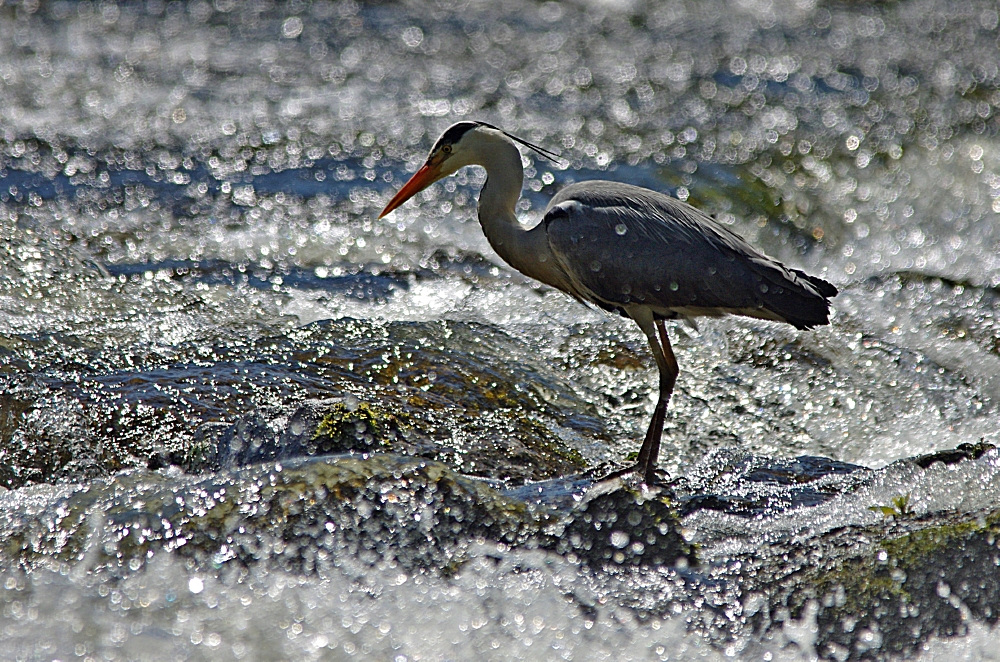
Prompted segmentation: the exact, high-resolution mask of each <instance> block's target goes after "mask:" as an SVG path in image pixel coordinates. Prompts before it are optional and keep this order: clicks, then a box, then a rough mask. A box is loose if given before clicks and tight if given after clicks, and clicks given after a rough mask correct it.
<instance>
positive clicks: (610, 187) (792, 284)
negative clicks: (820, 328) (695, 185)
mask: <svg viewBox="0 0 1000 662" xmlns="http://www.w3.org/2000/svg"><path fill="white" fill-rule="evenodd" d="M544 222H545V224H546V230H547V234H548V239H549V245H550V247H551V249H552V252H553V254H554V255H555V257H556V259H557V261H559V263H560V266H561V267H562V269H563V271H565V272H566V273H567V275H568V276H569V280H570V281H571V282H572V284H573V287H574V288H575V289H577V290H578V291H577V292H572V294H574V295H576V296H579V297H581V298H583V299H587V300H589V301H592V302H593V303H595V304H597V305H600V306H602V307H604V308H606V309H619V310H621V309H623V308H624V306H627V305H630V304H640V305H648V306H650V307H652V308H653V309H654V311H655V312H656V314H658V315H660V316H678V315H679V316H691V315H718V314H722V313H727V312H730V313H737V314H743V315H751V316H754V317H761V318H764V319H774V320H779V321H785V322H788V323H790V324H793V325H795V326H796V327H798V328H809V327H811V326H815V325H817V324H826V323H827V322H828V321H829V302H828V301H827V297H831V296H833V295H835V294H836V293H837V290H836V288H835V287H834V286H833V285H831V284H830V283H827V282H826V281H824V280H822V279H820V278H816V277H813V276H809V275H807V274H805V273H803V272H801V271H798V270H796V269H789V268H788V267H786V266H784V265H783V264H781V263H780V262H777V261H775V260H773V259H771V258H769V257H767V256H766V255H764V254H762V253H760V252H758V251H756V250H755V249H754V248H753V247H752V246H750V244H748V243H747V242H746V241H744V240H743V239H742V238H740V237H739V236H737V235H736V234H734V233H732V232H730V231H729V230H727V229H726V228H725V227H723V226H721V225H719V224H718V223H717V222H716V221H714V220H713V219H712V218H710V217H709V216H707V215H705V214H704V213H702V212H700V211H698V210H697V209H695V208H694V207H691V206H690V205H688V204H685V203H683V202H681V201H679V200H676V199H674V198H671V197H669V196H666V195H663V194H661V193H656V192H655V191H650V190H648V189H643V188H639V187H636V186H630V185H628V184H620V183H617V182H604V181H589V182H581V183H579V184H573V185H571V186H568V187H566V188H565V189H563V190H562V191H560V192H559V193H558V194H556V196H555V197H553V198H552V201H551V202H550V204H549V207H548V210H547V211H546V215H545V220H544Z"/></svg>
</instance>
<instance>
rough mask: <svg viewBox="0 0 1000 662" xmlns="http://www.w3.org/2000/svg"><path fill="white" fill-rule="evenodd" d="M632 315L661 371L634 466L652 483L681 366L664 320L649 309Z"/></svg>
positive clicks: (644, 479) (644, 478)
mask: <svg viewBox="0 0 1000 662" xmlns="http://www.w3.org/2000/svg"><path fill="white" fill-rule="evenodd" d="M643 312H645V311H643ZM633 319H635V321H636V323H637V324H638V325H639V328H641V329H642V331H643V333H645V334H646V340H647V341H648V342H649V348H650V349H651V350H652V351H653V358H654V359H656V367H657V368H658V369H659V372H660V393H659V397H658V398H657V400H656V408H655V409H654V410H653V418H652V420H651V421H650V422H649V429H648V430H646V438H645V439H643V442H642V448H641V449H639V459H638V464H637V466H636V470H637V471H638V472H639V473H640V474H641V475H642V478H643V482H645V483H651V482H652V481H653V477H654V476H653V472H654V471H655V470H656V458H657V456H658V455H659V454H660V438H661V437H662V435H663V421H664V418H666V414H667V403H668V402H670V394H671V393H673V390H674V383H675V382H676V381H677V375H678V374H679V373H680V368H679V366H678V365H677V358H676V357H675V356H674V350H673V348H672V347H671V346H670V338H669V337H668V336H667V329H666V326H664V324H663V320H655V321H654V320H653V319H652V314H650V313H646V314H645V315H637V316H635V317H633ZM657 335H659V338H657Z"/></svg>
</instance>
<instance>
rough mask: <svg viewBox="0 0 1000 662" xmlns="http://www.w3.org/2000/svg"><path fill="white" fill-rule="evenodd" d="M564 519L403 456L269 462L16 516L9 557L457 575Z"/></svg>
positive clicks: (109, 491) (115, 490)
mask: <svg viewBox="0 0 1000 662" xmlns="http://www.w3.org/2000/svg"><path fill="white" fill-rule="evenodd" d="M554 521H555V516H554V514H553V513H552V512H551V511H549V510H548V509H546V508H542V507H538V506H535V505H529V504H527V503H524V502H521V501H517V500H515V499H511V498H509V497H505V496H503V495H502V494H500V493H498V492H497V491H496V490H494V489H492V488H490V487H489V486H487V485H486V484H485V483H483V482H480V481H476V480H471V479H469V478H466V477H464V476H461V475H460V474H457V473H455V472H453V471H452V470H450V469H448V468H447V467H445V466H444V465H442V464H440V463H435V462H428V461H425V460H420V459H415V458H405V457H400V456H395V455H376V456H374V457H371V458H368V459H359V458H353V457H327V458H317V459H308V460H301V461H298V462H292V463H288V464H286V465H281V464H274V463H269V464H262V465H257V466H254V467H249V468H246V469H242V470H240V471H237V472H231V473H220V474H216V475H213V476H212V477H210V478H207V479H201V480H198V481H195V480H191V481H189V482H188V483H187V484H186V485H185V486H184V487H178V484H177V482H176V481H175V480H173V479H168V477H167V476H165V475H161V474H148V473H135V474H123V475H122V476H119V477H117V478H115V479H114V480H112V481H109V482H107V483H100V482H97V483H93V484H92V485H91V486H90V487H89V488H86V489H81V490H78V491H74V492H72V493H69V494H67V495H66V496H65V497H63V498H62V499H59V500H58V501H57V502H56V503H53V505H52V507H51V508H47V509H46V511H45V512H44V513H42V514H39V515H29V514H28V513H26V512H24V511H21V512H19V513H18V512H12V511H8V512H7V513H6V514H5V516H4V519H3V523H2V529H3V540H4V544H3V550H4V558H5V559H7V560H8V562H10V561H16V562H18V563H20V564H24V565H26V566H29V567H32V566H36V565H45V564H58V563H73V564H75V563H78V562H83V563H84V564H85V566H87V567H88V568H89V569H91V570H101V569H103V570H104V571H108V572H113V573H120V572H128V571H136V570H138V569H139V568H140V567H141V566H142V565H143V564H144V563H145V562H146V560H148V559H149V558H151V557H152V556H154V555H156V554H159V553H163V552H171V553H173V554H176V555H179V556H181V557H184V558H190V559H192V560H193V561H194V562H196V563H199V564H204V565H218V564H223V563H229V564H232V563H236V564H238V565H249V564H253V563H257V562H263V561H266V562H268V563H277V564H278V565H279V566H281V567H283V568H285V569H289V570H294V571H295V572H307V573H314V572H320V573H322V572H324V571H325V570H329V569H331V568H332V567H335V566H341V565H344V564H346V565H351V564H357V563H360V564H362V565H368V566H371V565H381V566H384V567H396V566H399V567H401V568H403V569H407V570H421V569H422V570H429V571H432V572H448V571H449V569H454V568H456V567H458V566H459V565H460V564H461V563H462V562H463V559H464V556H463V555H464V552H465V550H467V549H468V547H469V545H471V544H475V543H476V542H477V541H493V542H496V543H502V544H505V545H508V546H511V545H525V544H528V545H532V546H533V545H534V544H537V543H535V542H532V541H535V540H536V539H537V538H539V537H541V538H544V537H545V535H546V534H544V533H543V528H545V527H546V526H549V525H550V524H551V523H552V522H554Z"/></svg>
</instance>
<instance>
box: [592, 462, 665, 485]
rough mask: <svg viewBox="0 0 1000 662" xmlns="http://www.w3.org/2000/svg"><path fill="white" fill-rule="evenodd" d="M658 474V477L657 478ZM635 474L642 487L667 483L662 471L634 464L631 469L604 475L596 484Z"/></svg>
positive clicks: (653, 467) (627, 468) (626, 468)
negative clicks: (658, 474)
mask: <svg viewBox="0 0 1000 662" xmlns="http://www.w3.org/2000/svg"><path fill="white" fill-rule="evenodd" d="M657 473H660V474H661V475H660V476H657ZM632 474H635V475H637V476H639V478H640V479H641V480H642V484H643V485H650V486H652V485H665V484H666V483H667V476H666V474H664V473H663V472H662V471H659V470H658V469H657V468H656V467H655V466H652V467H644V466H643V465H641V464H634V465H632V466H631V467H625V468H624V469H617V470H615V471H612V472H611V473H609V474H605V475H604V476H602V477H601V478H599V479H598V481H597V482H600V481H604V480H611V479H612V478H621V477H622V476H628V475H632Z"/></svg>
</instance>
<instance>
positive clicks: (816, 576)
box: [770, 512, 1000, 660]
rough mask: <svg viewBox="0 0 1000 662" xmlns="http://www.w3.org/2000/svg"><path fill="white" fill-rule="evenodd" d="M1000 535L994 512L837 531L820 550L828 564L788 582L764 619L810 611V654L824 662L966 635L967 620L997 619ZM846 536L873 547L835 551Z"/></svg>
mask: <svg viewBox="0 0 1000 662" xmlns="http://www.w3.org/2000/svg"><path fill="white" fill-rule="evenodd" d="M906 529H911V530H910V531H908V532H905V533H901V531H902V530H906ZM998 536H1000V513H997V512H991V513H981V514H979V515H969V514H964V515H959V514H945V515H938V516H931V517H927V518H924V519H922V520H921V521H916V522H914V521H903V522H897V523H896V524H895V525H893V526H892V527H891V528H890V529H889V530H888V531H886V530H878V529H864V530H854V531H850V532H842V533H841V534H839V535H836V536H832V537H831V539H830V540H828V541H827V544H826V545H824V547H825V548H826V550H827V552H828V556H829V555H830V553H832V555H833V560H826V561H823V562H822V563H821V564H820V567H819V568H812V569H805V570H804V572H803V573H802V574H801V575H797V576H795V577H794V579H793V578H791V577H789V580H790V581H788V584H787V585H786V587H784V588H783V589H781V590H780V591H778V595H777V596H775V603H776V604H777V605H779V606H778V607H777V608H776V609H774V610H772V613H771V614H770V617H771V618H773V619H775V620H776V621H778V620H780V621H787V620H788V619H795V620H798V619H801V617H802V616H803V614H806V613H807V612H810V611H812V612H815V613H814V614H810V615H809V616H808V617H809V618H810V619H812V618H815V624H816V632H817V635H816V636H817V639H816V644H815V648H816V651H817V652H818V653H819V654H820V655H821V656H822V657H823V658H824V659H837V660H886V659H897V658H899V657H908V656H910V655H913V654H915V653H917V652H918V651H920V650H921V646H922V644H923V643H924V642H926V641H927V640H928V639H929V638H931V637H952V636H962V635H964V634H966V633H967V632H968V628H969V623H970V621H972V620H975V621H979V622H982V623H986V624H988V625H994V624H996V623H997V621H998V619H1000V610H998V609H997V604H1000V577H998V576H997V572H996V564H995V560H996V558H997V556H996V541H997V539H998ZM851 539H853V540H855V541H866V540H867V541H871V540H877V541H878V542H875V543H874V544H872V545H870V546H869V545H867V544H864V543H862V544H863V545H864V547H863V548H864V550H865V551H864V552H863V553H861V554H857V555H845V556H840V555H839V554H838V553H837V550H838V549H839V550H844V549H845V543H848V541H849V540H851ZM846 548H847V549H849V546H847V547H846ZM838 557H839V558H838Z"/></svg>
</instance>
